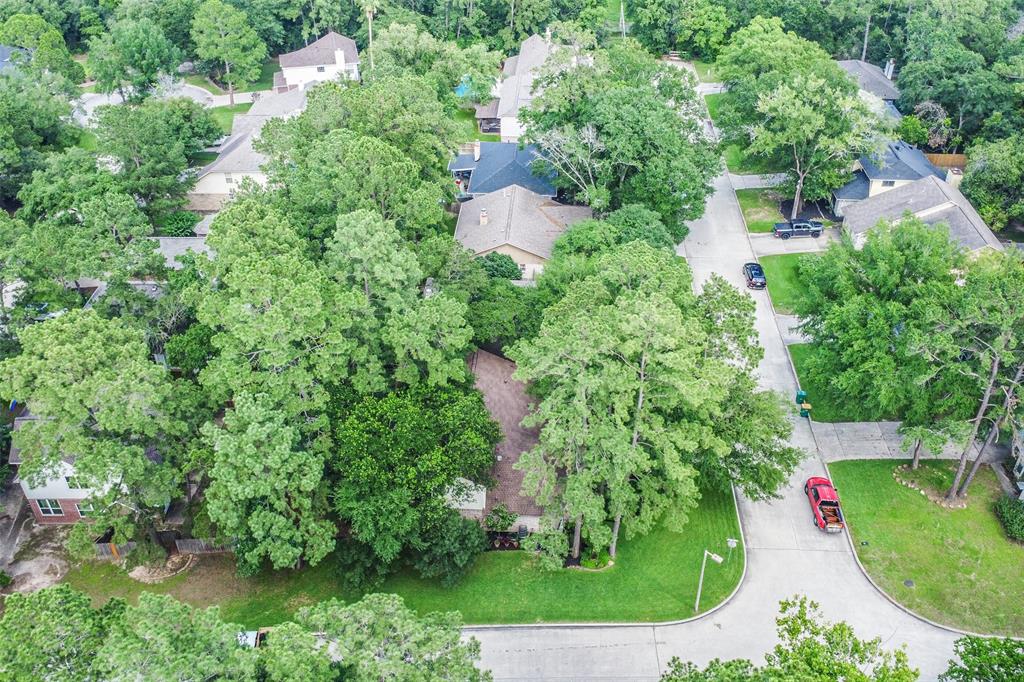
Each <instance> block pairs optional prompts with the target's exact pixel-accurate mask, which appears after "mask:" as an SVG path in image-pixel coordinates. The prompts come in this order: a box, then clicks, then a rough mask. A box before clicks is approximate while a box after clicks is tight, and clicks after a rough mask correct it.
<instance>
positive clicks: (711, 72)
mask: <svg viewBox="0 0 1024 682" xmlns="http://www.w3.org/2000/svg"><path fill="white" fill-rule="evenodd" d="M692 64H693V68H694V69H695V70H696V71H697V80H699V81H700V82H701V83H717V82H718V81H717V80H716V78H717V76H716V75H715V65H714V64H708V63H707V62H702V61H699V60H697V59H694V60H693V62H692Z"/></svg>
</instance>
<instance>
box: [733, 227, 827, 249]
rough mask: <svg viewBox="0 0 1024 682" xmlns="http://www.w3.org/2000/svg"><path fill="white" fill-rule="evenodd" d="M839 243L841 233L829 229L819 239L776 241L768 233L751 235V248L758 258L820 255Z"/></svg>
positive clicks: (803, 238)
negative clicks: (785, 254) (786, 255)
mask: <svg viewBox="0 0 1024 682" xmlns="http://www.w3.org/2000/svg"><path fill="white" fill-rule="evenodd" d="M837 241H839V231H838V230H836V229H835V228H829V229H827V230H825V231H824V232H822V234H821V236H820V237H818V238H817V239H814V238H812V237H797V238H795V239H776V238H775V237H773V236H772V235H771V234H770V233H768V232H757V233H755V234H751V235H750V247H751V248H752V249H753V250H754V254H755V255H757V256H777V255H780V254H783V253H818V252H820V251H824V250H825V249H827V248H828V247H829V245H830V244H832V242H837Z"/></svg>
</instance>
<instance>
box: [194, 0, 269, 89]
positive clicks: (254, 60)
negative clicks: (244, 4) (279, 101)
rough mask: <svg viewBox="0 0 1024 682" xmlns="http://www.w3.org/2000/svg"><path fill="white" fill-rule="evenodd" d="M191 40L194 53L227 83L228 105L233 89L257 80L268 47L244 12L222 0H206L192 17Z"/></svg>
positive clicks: (220, 79)
mask: <svg viewBox="0 0 1024 682" xmlns="http://www.w3.org/2000/svg"><path fill="white" fill-rule="evenodd" d="M192 41H193V42H194V43H195V46H196V55H197V56H198V57H199V58H200V59H202V60H204V62H205V63H207V64H208V65H209V67H210V72H211V73H212V74H213V75H215V76H216V78H217V80H218V81H220V82H221V83H223V84H224V85H226V86H227V89H228V94H229V95H230V102H231V104H234V103H235V91H236V90H238V89H239V88H243V89H244V88H245V87H246V86H247V85H249V84H251V83H254V82H255V81H257V80H258V79H259V77H260V72H261V70H262V68H263V62H264V61H265V60H266V58H267V46H266V45H265V44H264V42H263V41H262V40H261V39H260V36H259V35H258V34H257V33H256V31H255V30H253V28H252V26H251V25H250V24H249V17H248V16H246V14H245V12H244V11H242V10H240V9H238V8H236V7H233V6H232V5H230V4H227V3H225V2H222V0H205V2H203V4H202V5H200V6H199V7H198V8H197V9H196V13H195V17H194V18H193V19H192Z"/></svg>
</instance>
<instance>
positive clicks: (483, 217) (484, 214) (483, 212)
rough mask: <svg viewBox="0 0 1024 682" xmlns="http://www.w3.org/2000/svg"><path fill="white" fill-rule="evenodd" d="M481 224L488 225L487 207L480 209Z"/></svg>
mask: <svg viewBox="0 0 1024 682" xmlns="http://www.w3.org/2000/svg"><path fill="white" fill-rule="evenodd" d="M480 224H481V225H486V224H487V209H486V208H481V209H480Z"/></svg>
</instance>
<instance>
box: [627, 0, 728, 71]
mask: <svg viewBox="0 0 1024 682" xmlns="http://www.w3.org/2000/svg"><path fill="white" fill-rule="evenodd" d="M634 14H635V16H636V18H635V19H634V21H633V23H632V26H631V30H630V33H631V34H632V35H634V36H636V38H637V40H639V41H640V42H641V43H643V44H644V46H645V47H647V48H649V49H650V50H651V51H652V52H655V53H656V54H663V53H665V52H668V51H669V50H680V51H686V52H689V53H691V54H693V55H694V56H699V57H702V58H704V59H713V58H714V57H715V56H716V55H717V54H718V50H719V49H721V47H722V45H723V44H724V43H725V37H726V35H727V34H728V32H729V28H730V27H731V26H732V21H731V19H730V18H729V15H728V13H727V12H726V9H725V7H723V6H722V5H719V4H715V3H712V2H710V1H709V0H655V1H654V2H643V3H639V4H638V5H637V7H636V9H635V11H634Z"/></svg>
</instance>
